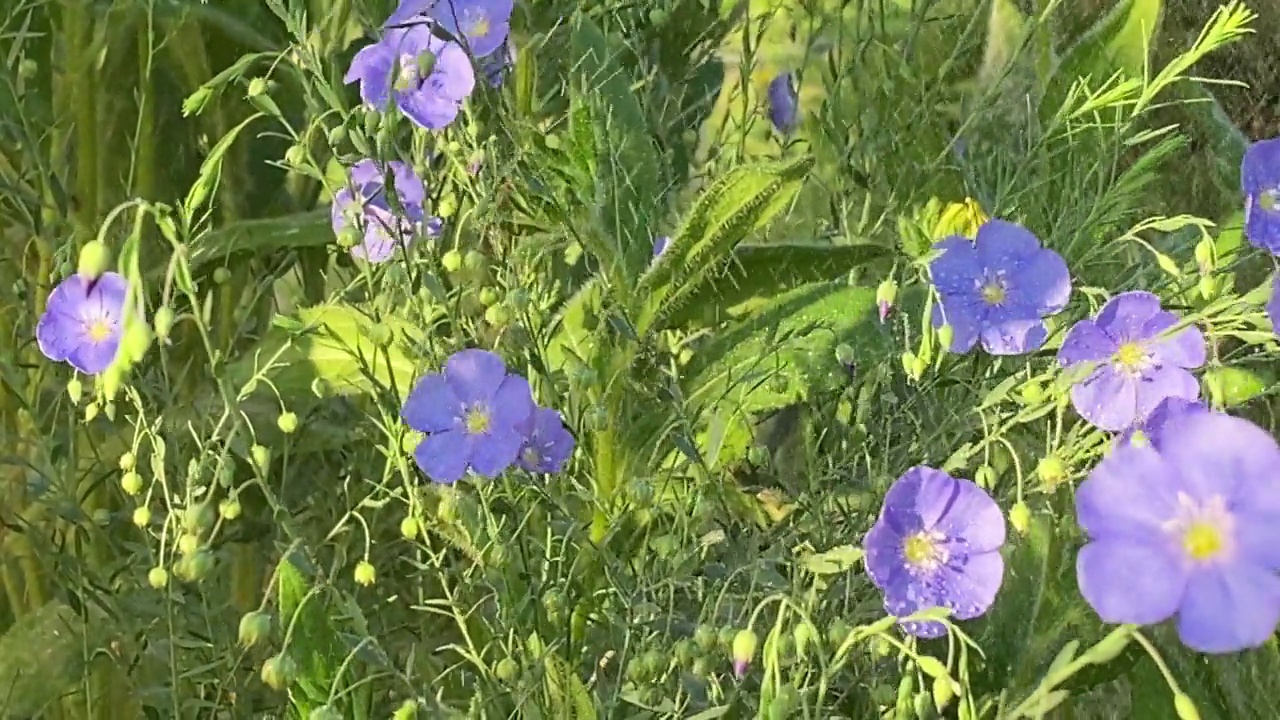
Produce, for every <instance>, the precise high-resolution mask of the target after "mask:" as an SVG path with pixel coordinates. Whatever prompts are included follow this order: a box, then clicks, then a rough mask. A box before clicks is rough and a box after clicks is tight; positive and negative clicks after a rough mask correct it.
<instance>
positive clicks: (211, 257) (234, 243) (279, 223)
mask: <svg viewBox="0 0 1280 720" xmlns="http://www.w3.org/2000/svg"><path fill="white" fill-rule="evenodd" d="M331 242H334V236H333V226H332V224H331V222H330V218H329V211H328V210H327V209H326V210H315V211H311V212H305V213H297V214H295V215H286V216H285V217H277V218H266V219H259V220H241V221H238V222H233V223H229V224H227V225H224V226H222V227H220V228H218V229H217V230H212V231H210V232H207V233H204V234H203V235H200V236H199V237H197V238H196V239H195V240H193V241H192V242H191V244H190V246H189V247H188V250H189V253H190V256H189V258H188V259H187V263H188V266H189V267H190V268H191V272H192V274H195V273H197V272H199V271H200V269H201V268H203V267H204V266H205V265H207V264H209V263H211V262H225V261H226V259H227V258H229V257H230V256H232V255H241V254H245V255H247V254H265V253H270V252H274V251H277V250H291V249H300V248H315V247H324V246H325V245H328V244H329V243H331Z"/></svg>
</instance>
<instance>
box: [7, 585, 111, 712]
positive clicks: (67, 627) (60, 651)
mask: <svg viewBox="0 0 1280 720" xmlns="http://www.w3.org/2000/svg"><path fill="white" fill-rule="evenodd" d="M89 607H90V608H91V612H94V613H95V614H96V615H99V616H100V615H101V613H100V612H96V607H97V606H95V605H90V606H89ZM104 620H105V618H103V617H97V618H94V623H93V625H94V626H95V627H96V628H97V629H98V630H100V629H101V626H102V625H101V624H102V621H104ZM91 634H97V633H94V632H91V631H90V629H89V627H87V626H86V625H85V621H84V619H83V618H82V617H81V616H80V615H79V614H78V613H76V612H75V611H74V610H72V609H71V608H70V607H68V606H67V605H66V604H64V603H62V602H59V601H56V600H55V601H51V602H48V603H46V604H44V605H43V606H41V607H40V608H39V609H37V610H36V611H35V612H33V613H31V614H29V615H24V616H22V617H20V618H19V619H18V620H17V622H16V623H14V625H13V626H12V627H10V628H9V631H8V632H6V633H5V634H4V635H3V636H2V637H0V711H2V712H0V715H3V716H4V717H14V718H19V717H34V716H37V715H40V714H41V713H42V712H43V711H44V710H45V708H47V707H48V706H49V705H50V704H51V703H53V702H55V701H57V700H58V698H60V697H62V696H63V695H66V694H67V693H68V692H70V691H72V690H74V689H75V688H76V687H77V686H78V685H79V684H80V683H81V681H82V680H83V677H84V672H85V667H86V665H85V660H84V652H85V648H86V647H94V646H95V645H96V642H97V640H98V638H89V637H86V635H91Z"/></svg>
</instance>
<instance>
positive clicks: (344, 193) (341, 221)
mask: <svg viewBox="0 0 1280 720" xmlns="http://www.w3.org/2000/svg"><path fill="white" fill-rule="evenodd" d="M387 171H390V175H391V178H392V184H394V185H395V191H396V197H397V199H398V200H399V201H400V207H401V209H402V210H403V213H397V212H396V211H395V210H393V209H392V207H391V204H390V202H389V201H388V199H387V193H386V174H387ZM426 199H427V188H426V186H424V185H423V184H422V180H420V179H418V177H417V176H416V175H414V174H413V170H412V169H411V168H410V167H409V166H408V165H406V164H404V163H402V162H400V161H399V160H392V161H390V162H388V163H387V164H386V166H385V169H384V167H380V166H379V165H378V163H375V162H374V161H373V160H367V159H366V160H361V161H360V162H358V163H356V164H355V165H353V166H352V167H351V172H350V180H349V183H348V185H347V186H346V187H343V188H342V189H340V190H338V192H336V193H334V195H333V206H332V208H331V214H332V222H333V231H334V233H335V234H339V235H340V234H342V232H343V231H344V230H346V229H347V228H354V229H355V230H356V231H357V232H358V233H359V234H360V235H361V237H362V241H361V243H360V244H359V245H356V246H355V247H353V248H351V255H352V256H353V257H357V258H361V259H364V260H368V261H369V262H374V263H380V262H385V261H387V260H388V259H390V258H391V255H392V254H393V253H394V252H395V251H396V249H397V248H399V247H402V246H407V245H408V244H409V243H410V242H412V241H413V240H414V238H416V237H417V236H418V235H419V234H425V235H427V236H436V235H439V234H440V229H441V225H442V222H441V220H440V218H437V217H432V218H428V217H426V209H425V204H426Z"/></svg>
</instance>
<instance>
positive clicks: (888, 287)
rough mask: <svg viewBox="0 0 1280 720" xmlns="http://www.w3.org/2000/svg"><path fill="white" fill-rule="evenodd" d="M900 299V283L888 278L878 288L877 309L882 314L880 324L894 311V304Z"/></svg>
mask: <svg viewBox="0 0 1280 720" xmlns="http://www.w3.org/2000/svg"><path fill="white" fill-rule="evenodd" d="M897 299H898V283H897V281H896V280H894V279H893V278H888V279H886V280H885V281H884V282H882V283H880V286H879V287H877V288H876V308H877V309H878V310H879V312H880V322H884V321H885V320H886V319H888V317H889V313H890V312H891V311H892V310H893V303H894V301H895V300H897Z"/></svg>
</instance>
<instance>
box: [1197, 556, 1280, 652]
mask: <svg viewBox="0 0 1280 720" xmlns="http://www.w3.org/2000/svg"><path fill="white" fill-rule="evenodd" d="M1277 623H1280V577H1277V576H1276V575H1275V573H1273V572H1271V571H1270V570H1267V569H1265V568H1261V567H1257V566H1254V565H1248V564H1244V563H1236V564H1227V565H1220V566H1217V567H1212V568H1208V569H1204V570H1201V571H1199V572H1196V573H1194V574H1193V575H1192V576H1191V578H1190V580H1189V581H1188V583H1187V587H1186V592H1185V594H1184V595H1183V597H1182V607H1181V608H1179V610H1178V636H1179V637H1180V638H1182V642H1183V644H1185V645H1186V646H1187V647H1189V648H1191V649H1192V650H1197V651H1199V652H1203V653H1229V652H1238V651H1240V650H1248V649H1250V648H1256V647H1259V646H1261V645H1262V644H1263V643H1265V642H1266V641H1267V640H1269V639H1271V636H1272V634H1273V633H1274V632H1275V630H1276V625H1277Z"/></svg>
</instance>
